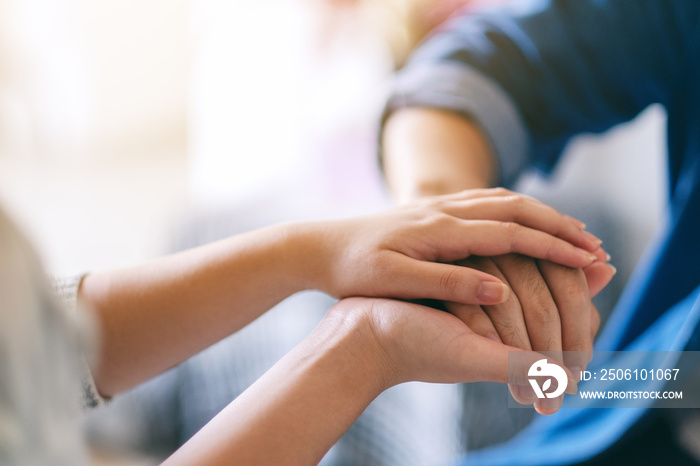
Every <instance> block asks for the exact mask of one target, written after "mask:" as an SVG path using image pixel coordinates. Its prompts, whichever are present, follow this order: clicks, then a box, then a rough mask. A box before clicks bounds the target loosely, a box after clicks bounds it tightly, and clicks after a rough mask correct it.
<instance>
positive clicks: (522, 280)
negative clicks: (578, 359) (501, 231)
mask: <svg viewBox="0 0 700 466" xmlns="http://www.w3.org/2000/svg"><path fill="white" fill-rule="evenodd" d="M494 261H495V262H496V264H497V265H498V268H499V269H500V270H501V272H502V273H503V275H504V276H505V277H506V279H507V280H508V283H510V286H511V289H512V290H513V293H514V294H515V295H516V296H517V297H518V300H519V301H520V306H521V308H522V310H523V317H524V319H525V326H526V328H527V333H528V336H529V338H530V344H531V345H532V349H533V350H535V351H551V352H555V354H560V353H561V350H562V338H561V335H562V332H561V320H560V318H559V310H558V309H557V306H556V304H555V302H554V299H553V298H552V295H551V293H550V291H549V288H548V286H547V282H546V281H545V280H544V278H543V277H542V274H541V272H540V270H539V268H538V267H537V264H536V262H535V261H534V260H533V259H531V258H529V257H524V256H519V255H515V254H509V255H506V256H499V257H496V258H494Z"/></svg>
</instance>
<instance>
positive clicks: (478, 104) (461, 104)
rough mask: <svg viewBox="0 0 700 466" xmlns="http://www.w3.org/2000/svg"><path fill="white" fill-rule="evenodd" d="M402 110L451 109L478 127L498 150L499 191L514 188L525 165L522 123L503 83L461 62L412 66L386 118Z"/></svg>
mask: <svg viewBox="0 0 700 466" xmlns="http://www.w3.org/2000/svg"><path fill="white" fill-rule="evenodd" d="M402 107H430V108H439V109H444V110H450V111H453V112H456V113H458V114H460V115H463V116H465V117H466V118H469V119H470V120H472V121H474V122H475V123H476V124H478V125H479V126H480V127H481V129H482V131H483V132H484V133H485V134H486V135H487V137H488V138H489V140H490V143H491V147H493V149H494V151H495V156H496V158H497V162H498V166H499V181H498V184H499V185H500V186H512V184H513V183H514V182H515V180H516V179H517V177H518V175H519V174H520V173H521V172H522V170H523V169H524V167H525V166H526V163H527V157H528V152H529V149H528V148H529V139H528V135H527V133H526V131H525V125H524V123H523V121H522V118H521V116H520V114H519V112H518V111H517V109H516V107H515V105H514V104H513V102H512V101H511V99H510V97H509V96H508V95H507V94H506V93H505V91H503V89H502V88H501V87H500V86H499V84H498V83H496V82H495V81H494V80H493V79H491V78H489V77H487V76H486V75H484V74H483V73H481V72H480V71H477V70H475V69H473V68H471V67H469V66H467V65H464V64H461V63H456V62H439V63H416V64H413V65H409V66H408V67H407V68H405V69H404V70H401V71H400V72H398V74H397V76H396V79H395V82H394V86H393V89H392V94H391V97H390V98H389V102H388V104H387V107H386V112H385V119H386V117H387V116H388V115H389V114H390V113H391V112H392V111H394V110H397V109H399V108H402Z"/></svg>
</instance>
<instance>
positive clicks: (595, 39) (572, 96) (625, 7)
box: [402, 0, 700, 465]
mask: <svg viewBox="0 0 700 466" xmlns="http://www.w3.org/2000/svg"><path fill="white" fill-rule="evenodd" d="M445 63H450V64H453V65H455V64H457V65H459V66H462V67H463V68H464V70H473V71H475V72H478V73H479V74H480V76H486V77H488V78H489V79H491V80H492V82H493V86H494V88H496V89H498V90H499V92H502V93H503V95H504V96H506V97H507V98H508V99H510V101H511V102H512V103H513V106H512V108H514V109H515V111H516V112H517V114H518V115H517V117H518V118H513V117H512V115H511V116H507V118H505V119H504V121H505V122H506V123H505V125H506V127H507V126H508V125H510V126H511V127H512V126H513V125H514V124H515V125H522V126H523V128H521V129H524V131H525V133H526V134H527V142H526V145H527V147H526V148H525V152H526V155H525V156H524V160H525V161H524V162H517V161H516V162H513V160H512V159H520V158H523V156H522V155H521V154H516V153H509V152H508V151H500V152H499V153H498V154H497V156H498V157H499V160H500V164H501V167H510V169H512V167H513V166H516V165H519V166H521V169H523V170H524V169H526V168H528V167H531V166H534V167H537V168H539V169H541V170H543V171H545V172H547V171H549V170H551V169H552V168H553V167H554V166H555V165H556V163H557V162H558V159H559V157H560V155H561V153H562V150H563V148H564V146H565V145H566V144H567V142H568V141H569V140H570V139H571V138H572V137H573V136H574V135H577V134H580V133H582V132H601V131H604V130H606V129H608V128H610V127H612V126H614V125H616V124H618V123H621V122H624V121H627V120H630V119H631V118H633V117H634V116H636V115H637V114H638V113H639V112H641V111H642V110H643V109H644V108H646V107H647V106H648V105H650V104H652V103H660V104H662V105H663V106H664V107H665V108H666V110H667V112H668V128H667V131H668V167H669V188H670V189H669V193H668V195H669V209H668V215H667V218H666V222H665V225H664V226H663V228H662V231H661V232H660V233H659V235H658V237H657V239H656V242H655V244H654V245H653V247H652V248H651V250H650V252H649V253H648V254H647V256H646V258H645V259H644V261H643V263H642V264H641V265H640V266H639V267H638V269H637V271H636V273H635V275H634V276H633V278H632V280H631V282H630V283H629V285H628V287H627V289H626V291H625V293H624V294H623V296H622V298H621V299H620V301H619V303H618V305H617V306H616V308H615V310H614V311H613V314H612V315H611V317H610V319H609V321H608V323H607V325H606V328H605V329H604V331H603V333H602V334H601V336H600V338H599V341H598V343H597V348H598V349H599V350H608V351H613V350H623V349H637V350H683V349H697V340H698V338H697V335H698V322H699V321H700V304H699V303H698V296H700V288H699V287H698V285H700V265H699V264H700V247H698V240H700V160H699V159H700V1H698V0H673V1H669V0H538V1H527V2H515V3H514V6H512V7H510V8H509V9H507V10H503V11H498V12H491V13H483V14H478V15H470V16H464V17H460V18H456V19H454V20H453V21H451V22H450V23H448V24H447V25H446V27H445V28H444V30H442V31H440V32H439V33H438V34H436V35H435V36H434V37H432V38H431V39H429V40H428V41H427V42H426V43H425V44H424V45H423V46H422V47H421V49H420V50H419V51H418V52H417V53H416V54H415V56H414V57H413V58H412V60H411V61H410V62H409V64H408V66H407V68H406V69H405V70H404V71H403V72H402V74H404V75H405V76H409V75H411V74H413V73H416V72H417V71H416V70H421V73H424V74H425V71H423V70H425V69H426V68H430V67H434V68H435V69H437V68H439V67H440V66H442V65H443V64H445ZM404 79H405V80H408V78H405V77H404ZM445 79H449V77H447V76H446V77H445ZM431 80H432V82H431V81H424V82H422V83H420V85H418V83H414V87H413V89H412V92H413V93H414V94H415V95H414V96H413V101H415V102H421V104H422V105H431V106H436V107H443V108H448V109H451V110H453V109H454V106H441V105H440V102H432V103H431V102H430V101H429V99H427V100H428V101H427V104H426V99H425V98H424V97H425V95H427V93H429V92H430V89H431V87H434V86H437V85H438V84H433V82H435V81H439V80H438V79H437V78H436V77H435V76H432V78H431ZM439 86H441V87H442V89H446V88H449V86H448V85H447V84H445V83H444V82H442V83H440V84H439ZM421 88H422V89H423V90H420V89H421ZM455 93H456V94H458V93H459V91H458V90H456V91H455ZM443 94H444V93H443ZM421 95H422V96H421ZM442 98H443V99H444V98H445V97H444V95H442ZM455 101H458V99H456V100H455ZM410 103H411V102H410V99H409V101H408V104H409V105H410ZM499 109H501V110H499ZM503 109H505V110H503ZM494 111H506V112H507V111H508V106H503V105H499V106H498V107H497V108H496V109H495V110H494V109H489V108H488V105H485V106H482V108H478V106H477V108H475V106H474V105H469V106H466V107H465V108H464V110H463V113H464V114H465V115H468V116H470V117H472V118H474V119H475V120H476V121H477V122H478V121H479V119H480V118H481V116H480V115H482V114H484V113H489V112H491V113H493V112H494ZM493 118H494V115H490V116H489V119H491V120H493ZM513 122H515V123H513ZM482 128H485V130H486V131H487V132H488V133H489V135H490V137H491V138H492V139H494V138H497V137H499V131H500V132H501V133H502V132H503V128H501V129H500V130H491V131H490V130H489V128H488V126H487V125H482ZM514 130H515V129H513V128H511V129H510V130H509V131H514ZM516 178H517V174H516V175H508V176H507V177H506V178H505V179H506V181H508V182H511V181H514V180H515V179H516ZM502 179H503V178H502ZM649 412H650V411H649V410H647V409H646V408H642V409H616V410H605V409H577V410H574V409H563V410H561V411H560V412H559V413H557V414H556V415H554V416H551V417H540V418H538V419H537V420H536V421H535V422H534V423H533V424H532V425H531V426H530V427H529V428H527V429H526V430H525V431H523V432H522V433H521V434H520V435H518V436H517V437H516V438H514V439H513V440H512V441H510V442H507V443H506V444H503V445H501V446H497V447H495V448H491V449H488V450H484V451H481V452H477V453H475V454H470V456H469V458H468V460H469V461H468V463H469V464H504V465H506V464H507V465H517V464H522V465H526V464H571V463H578V462H582V461H586V460H588V459H591V458H593V457H595V456H596V455H599V454H601V453H602V452H604V451H605V450H606V449H608V448H610V447H611V446H612V445H614V444H615V442H617V441H618V440H619V439H621V438H623V437H624V436H625V435H626V433H628V432H629V431H630V429H632V427H633V426H635V425H637V424H639V423H640V421H641V420H642V419H643V418H644V417H646V416H649Z"/></svg>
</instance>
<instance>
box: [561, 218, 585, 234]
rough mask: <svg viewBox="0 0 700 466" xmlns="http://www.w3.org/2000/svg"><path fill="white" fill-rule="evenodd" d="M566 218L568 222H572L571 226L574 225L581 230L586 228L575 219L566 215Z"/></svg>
mask: <svg viewBox="0 0 700 466" xmlns="http://www.w3.org/2000/svg"><path fill="white" fill-rule="evenodd" d="M566 217H567V218H568V219H569V220H571V221H572V222H573V224H574V225H576V226H577V227H579V228H580V229H582V230H583V229H584V228H586V224H585V223H583V222H582V221H581V220H579V219H577V218H574V217H570V216H568V215H567V216H566Z"/></svg>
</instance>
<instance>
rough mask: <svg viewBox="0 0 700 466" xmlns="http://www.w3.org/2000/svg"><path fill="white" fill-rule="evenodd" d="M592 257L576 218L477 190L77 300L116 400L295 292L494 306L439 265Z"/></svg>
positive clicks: (87, 282) (500, 292) (497, 296)
mask: <svg viewBox="0 0 700 466" xmlns="http://www.w3.org/2000/svg"><path fill="white" fill-rule="evenodd" d="M484 219H487V220H484ZM595 247H596V246H595V243H594V242H592V241H591V240H590V239H588V238H587V237H586V236H585V235H584V234H583V232H582V231H581V230H580V229H579V228H578V227H577V226H576V224H575V223H574V222H573V221H571V219H569V218H567V217H565V216H563V215H561V214H560V213H558V212H556V211H555V210H553V209H551V208H549V207H547V206H545V205H543V204H541V203H538V202H536V201H534V200H532V199H528V198H524V197H521V196H518V195H515V194H514V193H510V192H508V191H505V190H494V191H489V190H476V191H471V192H469V193H464V194H457V195H453V196H447V197H445V198H436V199H434V200H433V201H431V202H429V203H418V204H415V205H412V206H406V207H402V208H398V209H394V210H392V211H389V212H386V213H383V214H377V215H373V216H368V217H364V218H356V219H349V220H338V221H332V222H307V223H297V224H287V225H280V226H275V227H270V228H267V229H264V230H260V231H255V232H250V233H247V234H244V235H240V236H235V237H231V238H228V239H225V240H222V241H219V242H217V243H213V244H210V245H207V246H203V247H200V248H196V249H193V250H191V251H187V252H183V253H179V254H175V255H172V256H169V257H164V258H162V259H158V260H155V261H152V262H150V263H148V264H145V265H142V266H138V267H133V268H129V269H124V270H118V271H113V272H102V273H96V274H93V275H88V276H87V277H85V279H84V280H83V283H82V286H81V288H80V290H79V297H80V298H81V299H82V300H83V301H84V302H86V303H87V304H88V305H89V307H90V308H91V309H93V310H94V311H95V312H96V313H97V316H98V320H99V322H100V323H101V327H102V344H101V347H100V353H99V357H98V359H97V362H96V364H95V367H93V374H94V376H95V382H96V384H97V387H98V389H99V390H100V392H101V393H102V394H104V395H114V394H116V393H118V392H120V391H123V390H125V389H128V388H130V387H132V386H134V385H135V384H137V383H140V382H143V381H145V380H147V379H148V378H150V377H153V376H154V375H156V374H158V373H160V372H162V371H164V370H166V369H168V368H169V367H172V366H173V365H175V364H178V363H179V362H181V361H183V360H184V359H186V358H188V357H190V356H192V355H193V354H195V353H197V352H199V351H201V350H202V349H204V348H206V347H208V346H209V345H211V344H213V343H215V342H217V341H219V340H220V339H222V338H224V337H225V336H228V335H230V334H232V333H234V332H235V331H237V330H238V329H240V328H242V327H244V326H245V325H247V324H248V323H249V322H251V321H252V320H254V319H255V318H257V317H258V316H260V315H261V314H262V313H263V312H265V311H266V310H267V309H269V308H270V307H272V306H273V305H275V304H276V303H278V302H279V301H281V300H282V299H284V298H286V297H287V296H289V295H291V294H293V293H295V292H297V291H301V290H304V289H318V290H322V291H324V292H326V293H328V294H330V295H332V296H335V297H339V298H343V297H349V296H376V297H383V296H389V297H396V298H402V299H420V298H432V299H441V300H447V301H451V302H458V303H472V304H496V303H499V302H502V301H503V300H504V299H506V298H507V296H508V294H509V289H508V287H507V286H505V284H504V283H503V282H502V281H501V280H500V279H498V278H496V277H494V276H492V275H490V274H488V273H485V272H481V271H478V270H475V269H470V268H465V267H459V266H455V265H451V264H448V263H446V262H450V261H454V260H458V259H462V258H464V257H468V256H471V255H493V254H505V253H509V252H520V253H523V254H527V255H530V256H534V257H540V258H548V259H550V260H553V261H555V262H558V263H562V264H565V265H567V266H570V267H581V266H585V265H587V264H590V263H591V262H592V261H593V259H594V258H593V256H592V254H591V252H590V251H592V250H594V249H595Z"/></svg>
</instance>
